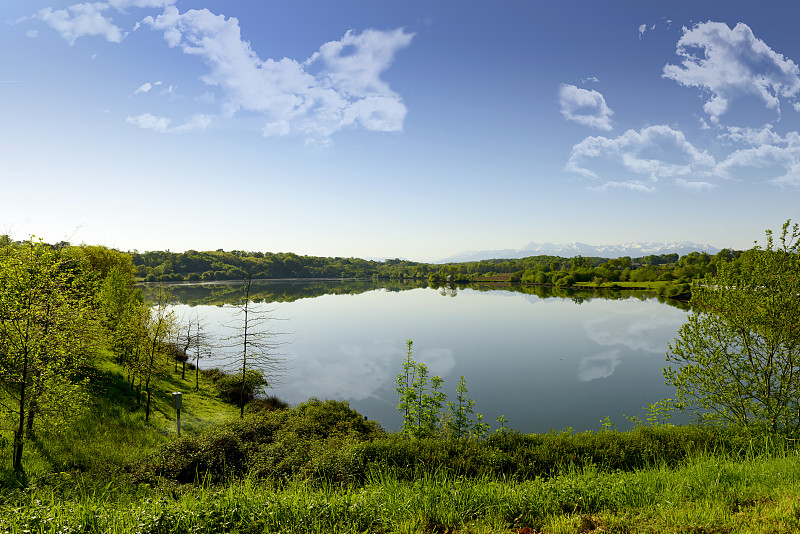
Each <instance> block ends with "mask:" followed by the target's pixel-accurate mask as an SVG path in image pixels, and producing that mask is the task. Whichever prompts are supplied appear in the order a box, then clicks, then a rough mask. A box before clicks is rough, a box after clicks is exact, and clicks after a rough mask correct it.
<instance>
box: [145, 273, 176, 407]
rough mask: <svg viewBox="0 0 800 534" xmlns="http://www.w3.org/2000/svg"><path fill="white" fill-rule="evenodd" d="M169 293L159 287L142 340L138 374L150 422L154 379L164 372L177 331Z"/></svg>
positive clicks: (147, 317) (147, 318)
mask: <svg viewBox="0 0 800 534" xmlns="http://www.w3.org/2000/svg"><path fill="white" fill-rule="evenodd" d="M168 304H169V292H168V291H166V290H165V289H164V288H163V287H161V286H160V285H159V288H158V293H157V298H156V304H155V306H154V307H153V308H152V310H151V311H150V313H149V314H148V315H147V316H146V323H145V332H146V336H145V337H143V338H140V339H141V340H142V341H143V342H144V343H145V344H146V346H145V347H144V350H143V354H142V355H141V356H140V357H139V366H138V372H139V375H140V383H141V382H142V381H144V390H145V393H147V404H146V407H145V412H144V414H145V415H144V420H145V421H150V407H151V404H152V398H153V388H152V382H153V378H155V377H156V376H158V375H159V374H160V373H162V372H164V370H165V369H166V361H167V360H166V359H167V358H168V355H169V353H170V348H171V347H172V345H170V343H169V340H170V339H171V338H172V337H173V335H174V333H175V331H176V329H177V320H176V318H175V313H174V312H173V311H169V310H168V309H167V308H168Z"/></svg>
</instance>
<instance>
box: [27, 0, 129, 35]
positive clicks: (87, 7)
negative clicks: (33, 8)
mask: <svg viewBox="0 0 800 534" xmlns="http://www.w3.org/2000/svg"><path fill="white" fill-rule="evenodd" d="M108 8H109V5H108V4H106V3H104V2H86V3H83V4H73V5H71V6H69V7H67V9H56V10H53V9H52V8H49V7H47V8H44V9H40V10H39V11H38V12H37V13H36V15H35V18H38V19H39V20H42V21H44V22H45V23H46V24H47V25H48V26H50V27H51V28H53V29H54V30H56V31H57V32H58V33H60V34H61V37H63V38H64V39H65V40H66V41H67V43H69V44H70V45H72V44H75V40H76V39H77V38H78V37H83V36H84V35H101V36H103V37H105V39H106V40H107V41H109V42H112V43H120V42H122V39H124V38H125V32H123V31H122V29H120V28H119V27H118V26H116V25H115V24H114V23H113V22H112V21H111V19H110V18H108V17H105V16H104V15H103V12H104V11H106V10H108Z"/></svg>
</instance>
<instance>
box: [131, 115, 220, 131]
mask: <svg viewBox="0 0 800 534" xmlns="http://www.w3.org/2000/svg"><path fill="white" fill-rule="evenodd" d="M126 122H127V123H128V124H132V125H134V126H138V127H139V128H144V129H147V130H153V131H156V132H159V133H178V134H180V133H187V132H192V131H196V130H202V129H205V128H207V127H208V126H209V125H210V124H211V122H212V118H211V117H209V116H208V115H202V114H197V115H194V116H192V117H191V118H190V119H189V120H188V121H187V122H185V123H184V124H182V125H180V126H175V127H172V128H170V126H169V125H170V124H172V119H170V118H167V117H159V116H156V115H153V114H152V113H142V114H141V115H137V116H136V117H128V118H127V119H126Z"/></svg>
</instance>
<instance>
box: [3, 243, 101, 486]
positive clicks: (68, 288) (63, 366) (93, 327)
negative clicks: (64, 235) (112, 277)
mask: <svg viewBox="0 0 800 534" xmlns="http://www.w3.org/2000/svg"><path fill="white" fill-rule="evenodd" d="M90 278H91V277H89V276H88V273H87V272H86V271H85V270H82V269H81V267H80V265H79V262H78V261H77V260H76V259H75V258H74V257H70V256H69V255H68V254H66V253H65V251H64V249H56V248H53V247H50V246H49V245H45V244H43V243H41V242H38V243H37V242H34V241H33V240H31V241H29V242H27V243H25V244H23V245H21V246H18V247H14V246H11V245H6V246H5V247H4V248H3V249H2V251H0V387H1V388H2V389H3V390H4V391H5V395H4V396H2V397H0V399H2V403H1V404H0V410H2V411H4V412H6V415H8V416H11V419H12V420H13V425H12V431H13V436H14V438H13V458H12V462H13V469H14V471H16V472H21V471H22V454H23V451H24V444H25V440H26V439H28V438H30V437H31V436H32V435H33V433H34V421H35V420H37V419H41V420H43V421H45V423H46V428H48V429H55V428H57V427H58V425H59V424H60V423H62V422H64V420H65V419H66V418H67V417H68V416H69V415H71V414H75V413H76V412H77V411H79V410H80V409H81V406H84V405H85V400H86V395H87V388H86V386H87V384H86V381H85V380H81V379H80V377H79V373H80V371H81V370H82V369H83V368H84V367H85V366H86V365H87V364H88V363H89V362H90V361H91V358H92V357H93V355H94V353H95V352H96V351H95V346H96V338H97V335H96V334H97V324H98V321H97V319H96V313H95V308H94V306H93V304H94V302H93V301H94V294H93V292H92V289H93V286H92V283H91V280H90Z"/></svg>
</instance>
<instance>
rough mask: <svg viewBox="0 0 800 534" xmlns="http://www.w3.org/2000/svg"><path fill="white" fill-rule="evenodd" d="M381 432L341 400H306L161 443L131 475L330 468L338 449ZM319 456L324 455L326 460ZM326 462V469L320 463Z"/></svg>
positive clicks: (299, 472) (187, 477)
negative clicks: (293, 406) (282, 408)
mask: <svg viewBox="0 0 800 534" xmlns="http://www.w3.org/2000/svg"><path fill="white" fill-rule="evenodd" d="M383 435H385V433H384V432H383V430H382V429H381V428H380V426H379V425H378V424H377V423H376V422H374V421H368V420H366V419H364V417H363V416H362V415H361V414H359V413H358V412H356V411H355V410H353V409H351V408H350V406H349V405H348V404H347V403H346V402H341V401H325V402H322V401H319V400H316V399H311V400H309V401H308V402H306V403H303V404H300V405H298V406H297V407H295V408H291V409H287V410H276V411H269V412H259V413H257V414H253V415H250V416H248V417H247V418H245V419H242V420H236V421H232V422H229V423H226V424H223V425H220V426H218V427H215V428H213V429H211V430H209V431H206V432H204V433H203V434H202V435H201V436H200V437H198V438H191V437H184V438H180V439H177V440H175V441H172V442H170V443H168V444H166V445H163V446H161V447H160V448H159V449H157V451H156V452H155V453H154V454H153V455H152V456H151V457H150V458H148V459H147V460H146V461H144V462H143V463H142V464H141V465H139V466H138V467H137V469H136V472H137V478H139V479H140V480H143V481H151V480H153V479H157V478H159V477H161V478H166V479H169V480H174V481H177V482H181V483H185V482H192V481H195V480H203V479H208V480H211V481H221V480H225V479H227V478H229V477H236V476H241V475H243V474H245V473H250V474H251V475H253V476H256V477H262V478H275V479H283V478H288V477H291V476H303V477H312V478H313V477H315V476H321V474H318V475H314V473H317V472H319V473H327V474H329V473H330V472H332V470H333V471H335V468H334V467H332V466H334V465H335V464H336V463H337V462H339V460H336V461H332V460H331V458H334V457H335V458H338V456H336V455H338V454H340V452H339V451H342V450H346V448H347V446H349V445H352V444H356V443H360V442H363V441H369V440H372V439H376V438H378V437H381V436H383ZM325 458H328V459H327V460H326V459H325ZM326 466H327V467H326Z"/></svg>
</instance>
